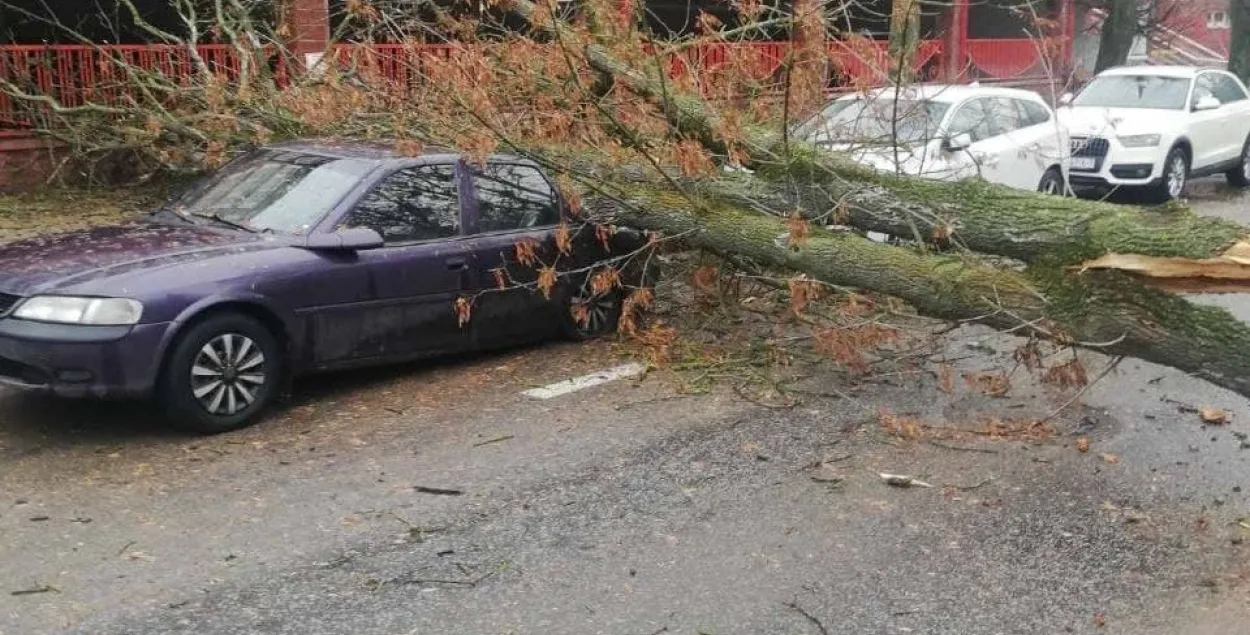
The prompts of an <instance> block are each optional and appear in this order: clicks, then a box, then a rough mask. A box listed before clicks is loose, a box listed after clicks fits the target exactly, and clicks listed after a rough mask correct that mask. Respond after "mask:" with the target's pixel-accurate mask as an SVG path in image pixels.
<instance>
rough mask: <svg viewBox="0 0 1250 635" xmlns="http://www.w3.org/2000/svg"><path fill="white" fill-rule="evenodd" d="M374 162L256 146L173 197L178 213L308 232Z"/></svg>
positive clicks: (253, 226) (252, 226)
mask: <svg viewBox="0 0 1250 635" xmlns="http://www.w3.org/2000/svg"><path fill="white" fill-rule="evenodd" d="M373 165H374V164H373V162H370V161H363V160H359V159H336V158H330V157H322V156H316V155H311V154H303V153H299V152H288V151H281V150H260V151H256V152H253V153H250V154H247V155H245V156H243V157H242V158H240V159H238V160H236V161H233V162H231V163H230V164H229V165H227V166H226V167H224V168H222V169H221V170H219V171H218V172H217V173H215V174H213V175H212V176H211V177H209V178H208V179H207V180H206V181H204V182H203V183H201V184H200V185H199V186H198V187H195V188H193V189H191V190H190V191H188V192H187V193H186V194H184V195H183V196H182V197H181V198H179V199H178V200H176V201H174V203H173V205H172V207H173V209H174V211H176V212H178V213H180V214H190V215H192V216H199V217H203V218H211V219H214V220H217V221H219V222H221V223H224V224H227V225H231V226H236V227H239V228H241V229H246V230H250V231H258V232H263V231H273V232H281V233H287V234H305V233H308V231H310V230H311V229H312V228H313V227H314V226H315V225H316V224H317V223H318V222H319V221H320V220H321V219H322V218H324V217H325V215H326V214H327V213H329V212H330V210H331V209H333V208H334V206H335V205H337V204H338V202H339V201H340V200H342V198H343V197H344V196H345V195H346V194H347V193H348V192H349V191H350V190H351V189H352V188H353V187H355V185H356V184H357V183H359V182H360V178H361V177H362V176H363V175H364V174H365V173H367V172H368V171H369V170H370V169H372V167H373Z"/></svg>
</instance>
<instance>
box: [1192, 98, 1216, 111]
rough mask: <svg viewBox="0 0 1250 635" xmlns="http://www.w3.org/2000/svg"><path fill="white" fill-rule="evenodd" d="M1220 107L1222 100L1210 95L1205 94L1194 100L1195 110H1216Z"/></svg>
mask: <svg viewBox="0 0 1250 635" xmlns="http://www.w3.org/2000/svg"><path fill="white" fill-rule="evenodd" d="M1219 107H1220V100H1218V99H1216V98H1214V97H1212V96H1210V95H1203V96H1202V97H1199V98H1198V101H1196V102H1194V111H1195V112H1196V111H1199V110H1215V109H1216V108H1219Z"/></svg>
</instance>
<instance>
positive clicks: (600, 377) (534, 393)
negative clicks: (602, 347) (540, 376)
mask: <svg viewBox="0 0 1250 635" xmlns="http://www.w3.org/2000/svg"><path fill="white" fill-rule="evenodd" d="M646 369H647V367H646V366H644V365H642V364H625V365H623V366H617V367H616V368H609V369H607V370H601V371H599V372H597V373H591V374H589V375H583V376H581V377H574V378H572V379H566V380H564V381H558V382H556V383H554V384H547V385H546V386H543V387H541V388H531V389H530V390H526V391H524V392H522V393H521V394H522V395H525V396H526V397H533V398H534V399H551V398H552V397H559V396H561V395H567V394H569V393H571V392H577V391H579V390H584V389H586V388H591V387H594V386H598V385H600V384H606V383H608V382H610V381H616V380H618V379H627V378H630V377H637V376H639V375H641V374H642V373H643V371H645V370H646Z"/></svg>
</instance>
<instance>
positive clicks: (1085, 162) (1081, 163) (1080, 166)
mask: <svg viewBox="0 0 1250 635" xmlns="http://www.w3.org/2000/svg"><path fill="white" fill-rule="evenodd" d="M1097 161H1098V160H1097V159H1095V158H1094V157H1072V169H1073V170H1092V169H1094V166H1095V165H1097Z"/></svg>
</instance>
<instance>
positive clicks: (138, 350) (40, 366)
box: [0, 318, 169, 397]
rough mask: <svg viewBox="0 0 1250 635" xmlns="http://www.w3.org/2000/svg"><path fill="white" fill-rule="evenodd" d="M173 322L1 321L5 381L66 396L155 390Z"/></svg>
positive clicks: (0, 362) (1, 377) (0, 367)
mask: <svg viewBox="0 0 1250 635" xmlns="http://www.w3.org/2000/svg"><path fill="white" fill-rule="evenodd" d="M168 329H169V324H140V325H138V326H134V327H129V326H79V325H69V324H48V323H42V322H29V321H25V320H14V319H12V318H8V319H0V384H4V385H7V386H13V387H17V388H22V389H25V390H36V391H44V392H51V393H54V394H56V395H60V396H63V397H141V396H144V395H148V394H150V393H151V392H152V387H153V386H154V385H155V383H156V375H157V372H159V369H160V363H159V360H160V350H161V346H162V342H163V341H164V338H165V333H166V331H167V330H168Z"/></svg>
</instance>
